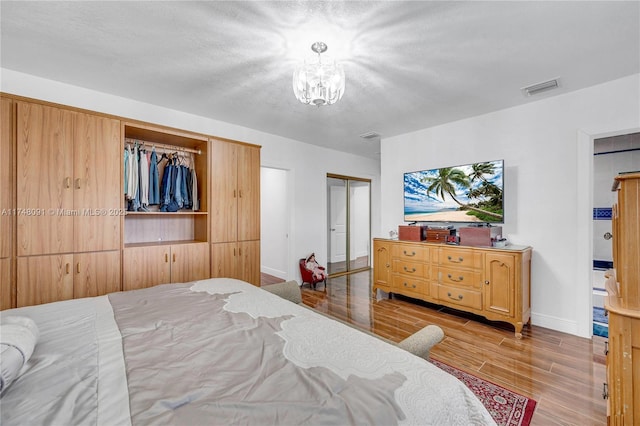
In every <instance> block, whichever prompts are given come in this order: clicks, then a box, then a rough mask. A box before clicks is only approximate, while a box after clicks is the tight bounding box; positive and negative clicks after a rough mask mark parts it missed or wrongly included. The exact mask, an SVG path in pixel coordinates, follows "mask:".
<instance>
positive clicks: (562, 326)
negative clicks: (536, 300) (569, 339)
mask: <svg viewBox="0 0 640 426" xmlns="http://www.w3.org/2000/svg"><path fill="white" fill-rule="evenodd" d="M531 324H533V325H535V326H538V327H544V328H550V329H552V330H556V331H561V332H563V333H568V334H573V335H574V336H580V337H591V336H581V335H580V334H578V324H577V323H576V322H575V321H569V320H566V319H564V318H558V317H554V316H551V315H544V314H536V313H533V312H532V313H531Z"/></svg>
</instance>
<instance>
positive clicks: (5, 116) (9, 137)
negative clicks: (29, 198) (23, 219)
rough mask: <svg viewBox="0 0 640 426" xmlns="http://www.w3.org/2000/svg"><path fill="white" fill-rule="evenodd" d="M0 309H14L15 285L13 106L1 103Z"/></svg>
mask: <svg viewBox="0 0 640 426" xmlns="http://www.w3.org/2000/svg"><path fill="white" fill-rule="evenodd" d="M0 100H1V101H2V103H1V104H0V108H1V110H0V118H1V119H2V122H1V123H0V309H9V308H13V307H15V306H14V300H15V283H14V282H13V280H12V279H11V275H12V274H11V272H12V268H11V265H12V259H11V258H12V248H13V247H12V246H13V238H14V236H13V224H14V223H15V215H14V214H13V213H14V211H13V208H14V205H13V188H14V186H15V182H14V180H13V160H12V158H13V130H14V125H13V123H14V118H15V115H14V114H13V102H12V101H11V100H10V99H6V98H2V99H0Z"/></svg>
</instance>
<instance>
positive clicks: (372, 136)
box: [360, 132, 380, 139]
mask: <svg viewBox="0 0 640 426" xmlns="http://www.w3.org/2000/svg"><path fill="white" fill-rule="evenodd" d="M360 137H361V138H362V139H379V138H380V133H376V132H367V133H363V134H361V135H360Z"/></svg>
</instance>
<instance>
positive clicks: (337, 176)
mask: <svg viewBox="0 0 640 426" xmlns="http://www.w3.org/2000/svg"><path fill="white" fill-rule="evenodd" d="M329 178H333V179H343V180H345V181H346V183H347V186H346V193H347V218H346V227H347V246H346V248H345V250H346V258H347V259H346V261H345V262H346V263H345V265H346V270H345V271H340V272H335V273H333V274H329V277H330V278H334V277H340V276H343V275H350V274H354V273H356V272H362V271H368V270H369V269H371V265H372V263H373V262H372V259H371V256H372V253H371V249H372V246H371V244H369V253H368V256H369V265H368V266H364V267H361V268H356V269H349V265H350V264H351V242H350V240H351V220H350V217H351V193H350V189H351V187H350V184H349V181H351V180H354V181H358V182H366V183H368V184H369V238H368V239H369V241H371V185H372V183H371V179H367V178H360V177H355V176H346V175H340V174H335V173H327V177H326V179H325V182H327V180H328V179H329ZM329 202H330V200H327V204H328V203H329ZM329 214H330V213H329V209H327V230H328V229H330V228H331V224H330V223H329V222H330V220H331V219H330V218H329ZM330 244H331V241H330V238H329V236H327V248H326V250H327V251H326V255H325V257H326V258H327V259H328V258H329V256H328V254H329V245H330Z"/></svg>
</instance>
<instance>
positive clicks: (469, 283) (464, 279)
mask: <svg viewBox="0 0 640 426" xmlns="http://www.w3.org/2000/svg"><path fill="white" fill-rule="evenodd" d="M481 278H482V277H481V274H480V271H475V270H472V269H458V268H445V267H442V266H440V267H438V282H439V283H440V284H443V285H450V286H455V287H473V288H481V287H482V281H481Z"/></svg>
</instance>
